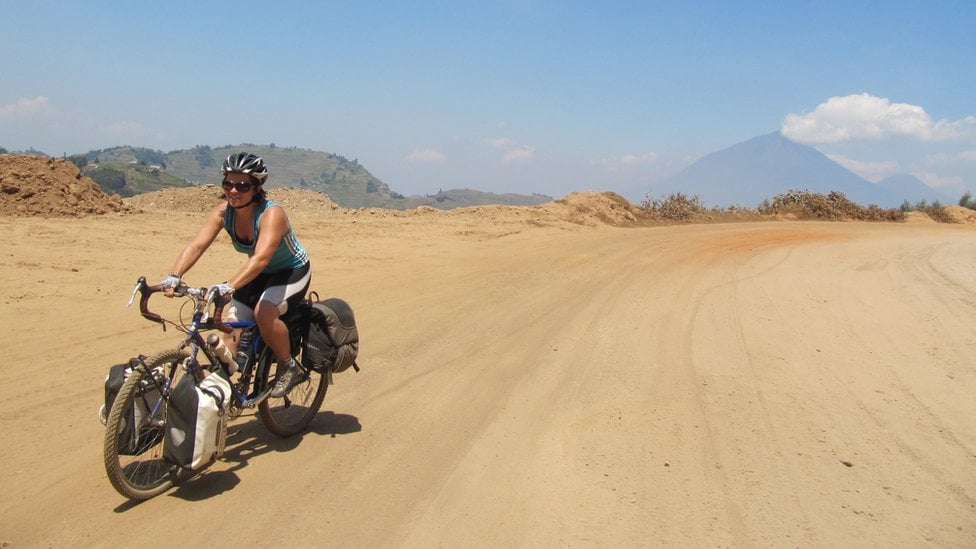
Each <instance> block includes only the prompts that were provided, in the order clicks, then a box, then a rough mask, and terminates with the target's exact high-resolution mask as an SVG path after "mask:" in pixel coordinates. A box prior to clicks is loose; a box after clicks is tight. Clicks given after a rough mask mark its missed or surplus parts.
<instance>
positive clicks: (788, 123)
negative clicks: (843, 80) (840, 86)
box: [781, 93, 976, 143]
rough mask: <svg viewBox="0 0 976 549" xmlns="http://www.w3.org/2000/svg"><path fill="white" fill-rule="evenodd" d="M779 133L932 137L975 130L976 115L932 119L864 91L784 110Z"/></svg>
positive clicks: (807, 139)
mask: <svg viewBox="0 0 976 549" xmlns="http://www.w3.org/2000/svg"><path fill="white" fill-rule="evenodd" d="M781 131H782V133H783V135H785V136H786V137H788V138H790V139H792V140H794V141H797V142H800V143H840V142H844V141H852V140H860V139H868V140H879V139H886V138H891V137H908V138H913V139H919V140H925V141H934V140H940V139H953V138H961V137H967V136H973V135H974V134H976V117H974V116H967V117H966V118H963V119H962V120H958V121H949V120H940V121H938V122H933V121H932V117H931V116H929V114H928V113H927V112H925V109H924V108H922V107H919V106H918V105H910V104H908V103H892V102H891V101H889V100H888V99H886V98H883V97H876V96H873V95H870V94H867V93H862V94H858V95H848V96H845V97H831V98H830V99H828V100H827V102H826V103H821V104H820V105H818V106H817V108H816V109H814V111H813V112H812V113H808V114H802V115H801V114H793V113H791V114H788V115H786V119H785V120H784V121H783V127H782V129H781Z"/></svg>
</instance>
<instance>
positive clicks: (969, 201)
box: [959, 192, 976, 210]
mask: <svg viewBox="0 0 976 549" xmlns="http://www.w3.org/2000/svg"><path fill="white" fill-rule="evenodd" d="M959 205H960V206H962V207H963V208H969V209H970V210H976V199H973V194H972V193H970V192H967V193H966V194H964V195H962V198H960V199H959Z"/></svg>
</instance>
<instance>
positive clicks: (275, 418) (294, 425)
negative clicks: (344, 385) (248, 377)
mask: <svg viewBox="0 0 976 549" xmlns="http://www.w3.org/2000/svg"><path fill="white" fill-rule="evenodd" d="M296 360H299V359H297V358H296ZM258 361H259V362H258V365H259V368H258V378H259V379H258V380H257V381H258V382H259V384H260V386H261V387H272V386H273V385H274V382H275V380H276V379H277V370H278V362H277V359H275V358H274V353H273V352H271V349H270V348H267V347H265V348H264V349H263V350H262V352H261V354H260V355H259V356H258ZM306 375H307V377H306V379H305V381H303V382H302V383H300V384H298V385H296V386H295V387H294V388H293V389H292V390H291V392H289V393H288V394H287V395H286V396H284V397H282V398H273V397H268V398H267V399H265V400H264V401H263V402H261V404H259V405H258V417H259V418H260V419H261V423H263V424H264V426H265V427H266V428H267V429H268V430H269V431H271V432H272V433H274V434H276V435H278V436H279V437H290V436H292V435H297V434H298V433H301V432H302V431H304V430H305V429H306V428H307V427H308V424H309V423H311V422H312V420H313V419H314V418H315V414H317V413H318V412H319V408H321V407H322V401H323V400H325V392H326V390H327V389H328V388H329V383H328V380H327V379H326V378H325V376H324V375H322V374H321V373H319V372H315V371H312V370H309V371H307V372H306Z"/></svg>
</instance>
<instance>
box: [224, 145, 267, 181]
mask: <svg viewBox="0 0 976 549" xmlns="http://www.w3.org/2000/svg"><path fill="white" fill-rule="evenodd" d="M228 172H237V173H246V174H248V175H250V176H251V177H252V178H253V179H254V181H255V183H257V184H258V185H261V184H263V183H264V180H265V179H267V178H268V167H267V166H265V165H264V160H262V159H261V157H260V156H256V155H253V154H251V153H246V152H240V153H237V154H232V155H230V156H228V157H227V159H226V160H224V165H223V166H221V167H220V173H221V174H222V175H227V173H228Z"/></svg>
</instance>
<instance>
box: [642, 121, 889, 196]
mask: <svg viewBox="0 0 976 549" xmlns="http://www.w3.org/2000/svg"><path fill="white" fill-rule="evenodd" d="M789 189H799V190H808V191H810V192H814V193H821V194H828V193H830V192H831V191H838V192H841V193H844V195H846V196H847V198H849V199H851V200H852V201H854V202H857V203H858V204H864V205H868V204H876V205H878V206H882V207H888V208H893V207H898V206H899V205H900V204H901V203H902V202H903V201H904V198H903V197H899V196H897V195H895V194H894V193H892V192H890V191H889V190H888V189H886V188H884V187H881V186H879V185H876V184H874V183H871V182H870V181H868V180H866V179H863V178H861V177H860V176H858V175H856V174H855V173H853V172H851V171H850V170H848V169H846V168H844V167H843V166H841V165H840V164H838V163H836V162H834V161H833V160H831V159H829V158H827V156H825V155H824V154H823V153H821V152H820V151H818V150H816V149H814V148H812V147H807V146H805V145H801V144H799V143H795V142H793V141H790V140H789V139H786V138H785V137H783V135H782V134H780V133H779V132H774V133H771V134H767V135H762V136H759V137H754V138H752V139H749V140H747V141H744V142H742V143H738V144H736V145H733V146H731V147H729V148H727V149H723V150H720V151H717V152H714V153H711V154H709V155H706V156H704V157H702V158H700V159H699V160H698V161H696V162H695V163H694V164H692V165H690V166H688V167H687V168H685V169H684V170H682V171H681V172H679V173H678V174H676V175H674V176H672V177H671V178H669V179H666V180H664V181H662V182H660V183H658V184H656V185H654V186H652V187H651V194H652V195H655V196H660V195H664V194H669V193H674V192H681V193H684V194H686V195H690V196H694V195H697V196H699V197H700V198H701V199H702V201H703V202H705V203H706V204H708V205H710V206H723V207H724V206H732V205H738V206H745V207H754V206H757V205H759V204H760V203H761V202H762V201H763V200H765V199H768V198H773V197H774V196H776V195H778V194H781V193H784V192H786V191H787V190H789Z"/></svg>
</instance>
